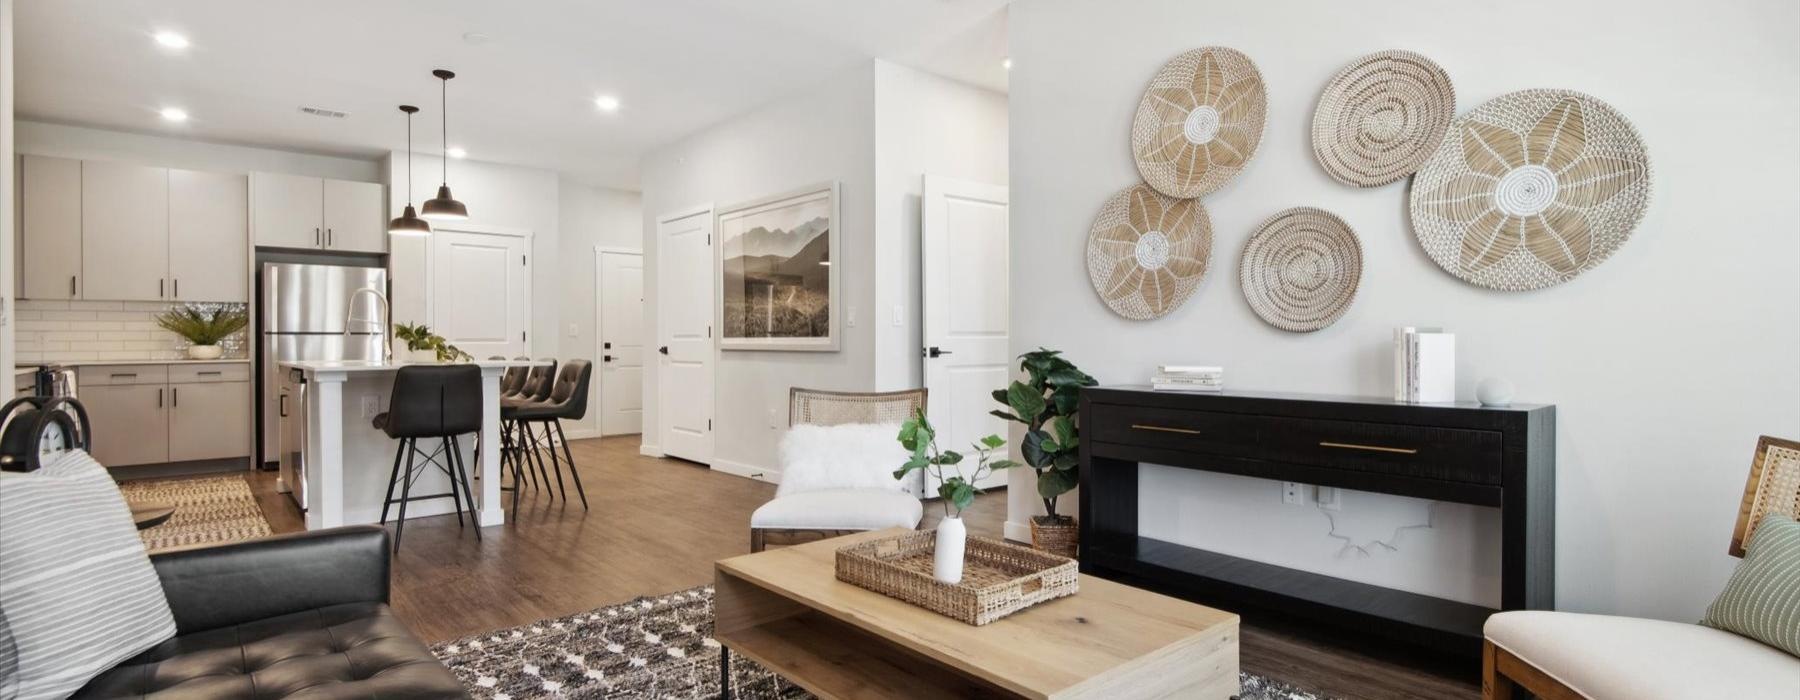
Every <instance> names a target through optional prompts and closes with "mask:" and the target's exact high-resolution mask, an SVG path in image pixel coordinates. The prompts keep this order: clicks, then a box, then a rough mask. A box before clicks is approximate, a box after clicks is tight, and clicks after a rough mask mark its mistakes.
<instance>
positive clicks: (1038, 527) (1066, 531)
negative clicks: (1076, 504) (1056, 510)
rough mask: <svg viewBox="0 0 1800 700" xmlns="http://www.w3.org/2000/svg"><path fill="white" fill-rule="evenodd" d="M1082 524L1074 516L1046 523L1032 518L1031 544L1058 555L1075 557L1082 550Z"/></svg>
mask: <svg viewBox="0 0 1800 700" xmlns="http://www.w3.org/2000/svg"><path fill="white" fill-rule="evenodd" d="M1080 545H1081V526H1080V525H1078V524H1077V523H1076V522H1075V519H1074V518H1069V519H1067V520H1063V521H1061V522H1053V523H1045V522H1042V521H1040V520H1039V519H1038V518H1037V517H1035V516H1034V517H1032V519H1031V546H1033V547H1036V548H1038V549H1040V550H1043V551H1046V552H1049V553H1051V554H1055V555H1057V556H1062V557H1068V558H1070V559H1074V558H1075V555H1076V554H1078V553H1080V550H1081V547H1080Z"/></svg>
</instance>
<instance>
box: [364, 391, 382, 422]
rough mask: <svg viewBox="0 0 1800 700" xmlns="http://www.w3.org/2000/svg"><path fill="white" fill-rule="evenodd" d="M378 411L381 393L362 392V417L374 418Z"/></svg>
mask: <svg viewBox="0 0 1800 700" xmlns="http://www.w3.org/2000/svg"><path fill="white" fill-rule="evenodd" d="M378 413H381V395H380V394H363V397H362V417H364V418H374V417H375V415H376V414H378Z"/></svg>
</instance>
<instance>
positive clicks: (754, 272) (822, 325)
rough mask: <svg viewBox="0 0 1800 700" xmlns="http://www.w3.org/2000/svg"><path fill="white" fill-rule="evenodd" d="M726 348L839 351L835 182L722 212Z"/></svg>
mask: <svg viewBox="0 0 1800 700" xmlns="http://www.w3.org/2000/svg"><path fill="white" fill-rule="evenodd" d="M717 223H718V227H717V230H718V232H719V245H718V246H716V248H715V249H716V250H718V251H719V252H718V259H719V263H718V272H719V297H718V299H719V301H718V305H717V309H716V311H715V314H716V320H717V326H718V328H719V329H720V332H719V348H720V349H722V350H785V351H802V352H806V351H810V352H834V351H836V350H837V349H838V308H837V307H838V272H837V268H836V267H833V266H832V260H833V259H834V258H836V257H837V252H838V226H837V224H838V185H837V183H836V182H825V183H820V184H817V185H813V186H811V187H806V188H803V189H800V190H795V191H793V192H788V193H785V194H779V195H775V196H773V197H765V198H762V199H758V200H755V201H751V202H745V203H743V204H738V205H736V206H732V207H728V208H725V209H721V210H720V212H719V215H718V222H717Z"/></svg>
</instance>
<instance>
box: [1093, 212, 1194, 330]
mask: <svg viewBox="0 0 1800 700" xmlns="http://www.w3.org/2000/svg"><path fill="white" fill-rule="evenodd" d="M1211 258H1212V220H1211V219H1210V218H1208V217H1207V215H1206V207H1205V206H1203V205H1201V204H1200V201H1199V200H1197V199H1176V198H1174V197H1169V196H1167V195H1164V194H1162V193H1160V192H1157V191H1156V190H1154V189H1151V188H1150V186H1149V185H1145V184H1142V183H1139V184H1136V185H1132V186H1131V187H1128V188H1126V189H1124V190H1122V191H1120V192H1119V193H1118V194H1115V195H1113V196H1112V197H1110V198H1108V199H1107V200H1106V203H1105V204H1103V205H1101V207H1100V214H1099V215H1098V216H1096V217H1094V225H1093V227H1092V228H1091V229H1089V231H1088V243H1087V267H1088V279H1089V281H1091V282H1093V283H1094V291H1095V292H1098V293H1099V294H1100V299H1101V300H1102V301H1104V302H1106V306H1107V308H1110V309H1112V310H1113V312H1114V313H1117V314H1119V315H1120V316H1124V317H1125V318H1129V319H1132V320H1135V321H1144V320H1149V319H1153V318H1158V317H1160V316H1163V315H1164V314H1167V313H1169V312H1170V311H1173V310H1174V309H1175V308H1176V307H1178V306H1181V304H1182V302H1184V301H1187V298H1188V297H1189V296H1192V295H1193V293H1194V290H1195V289H1197V288H1198V287H1199V286H1200V280H1201V279H1203V278H1205V277H1206V268H1207V265H1208V262H1209V261H1210V260H1211Z"/></svg>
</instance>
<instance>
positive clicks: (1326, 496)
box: [1314, 486, 1344, 510]
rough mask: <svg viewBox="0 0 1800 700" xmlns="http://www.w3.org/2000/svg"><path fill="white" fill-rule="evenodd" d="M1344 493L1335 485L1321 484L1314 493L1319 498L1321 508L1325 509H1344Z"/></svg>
mask: <svg viewBox="0 0 1800 700" xmlns="http://www.w3.org/2000/svg"><path fill="white" fill-rule="evenodd" d="M1342 494H1343V492H1342V491H1339V490H1337V489H1336V488H1334V487H1331V486H1320V487H1318V491H1317V492H1316V493H1315V494H1314V498H1317V499H1319V507H1320V508H1324V509H1325V510H1343V509H1344V499H1343V495H1342Z"/></svg>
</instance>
